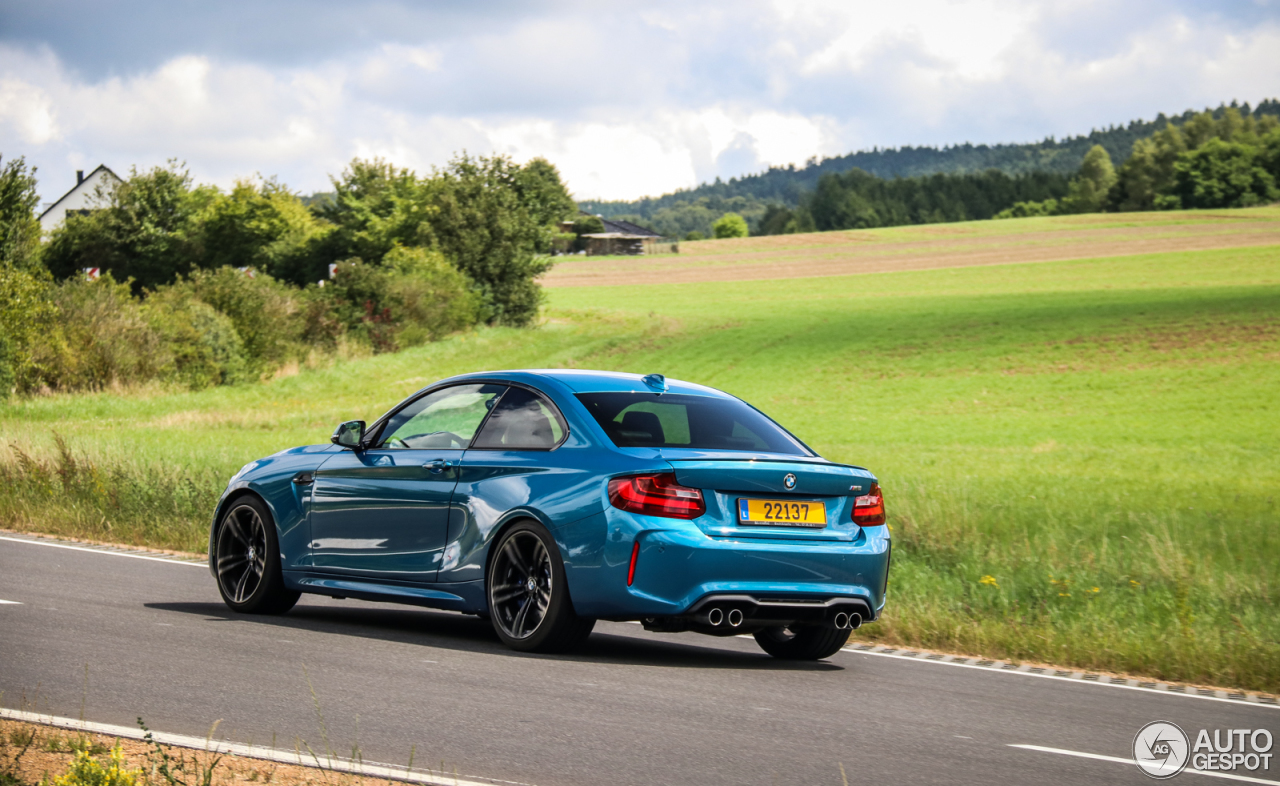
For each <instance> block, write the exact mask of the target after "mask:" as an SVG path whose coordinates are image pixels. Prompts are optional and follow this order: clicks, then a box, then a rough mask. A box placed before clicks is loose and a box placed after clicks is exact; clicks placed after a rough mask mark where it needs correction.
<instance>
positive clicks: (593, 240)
mask: <svg viewBox="0 0 1280 786" xmlns="http://www.w3.org/2000/svg"><path fill="white" fill-rule="evenodd" d="M583 215H589V214H588V213H583ZM600 221H601V222H602V223H603V224H604V231H603V232H593V233H591V234H589V235H583V236H582V237H583V238H584V239H585V240H586V252H587V255H588V256H599V255H618V256H638V255H640V254H677V253H679V252H680V244H679V243H678V242H677V241H675V240H673V239H672V238H669V237H663V236H662V235H660V234H658V233H657V232H654V231H653V230H652V229H647V228H645V227H642V226H640V225H639V224H633V223H631V222H630V221H621V220H619V219H609V218H600ZM565 223H566V225H567V226H572V222H565Z"/></svg>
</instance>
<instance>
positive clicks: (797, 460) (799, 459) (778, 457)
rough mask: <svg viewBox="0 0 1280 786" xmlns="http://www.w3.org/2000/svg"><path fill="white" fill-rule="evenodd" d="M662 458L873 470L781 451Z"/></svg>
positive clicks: (669, 460) (674, 460) (666, 458)
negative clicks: (732, 455)
mask: <svg viewBox="0 0 1280 786" xmlns="http://www.w3.org/2000/svg"><path fill="white" fill-rule="evenodd" d="M662 460H663V461H667V462H670V463H672V464H677V463H684V462H690V461H742V462H748V461H749V462H753V463H756V464H821V465H824V466H828V467H845V468H847V469H856V470H860V471H862V472H868V473H870V472H871V470H869V469H867V468H866V467H863V466H860V465H858V464H842V463H840V462H839V461H828V460H827V459H824V458H822V457H821V456H785V455H784V454H780V453H770V454H768V457H766V458H761V457H759V456H745V457H743V458H738V457H736V456H735V457H729V456H697V457H695V456H689V457H688V458H674V457H672V456H668V455H666V454H665V453H664V454H662ZM872 474H874V473H872Z"/></svg>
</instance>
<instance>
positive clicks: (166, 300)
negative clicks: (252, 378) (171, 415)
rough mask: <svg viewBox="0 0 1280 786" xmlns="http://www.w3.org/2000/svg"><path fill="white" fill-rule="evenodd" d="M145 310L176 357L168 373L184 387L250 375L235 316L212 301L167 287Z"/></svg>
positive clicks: (224, 383)
mask: <svg viewBox="0 0 1280 786" xmlns="http://www.w3.org/2000/svg"><path fill="white" fill-rule="evenodd" d="M143 312H144V314H145V316H146V318H147V322H148V324H150V325H151V327H152V328H153V329H154V330H155V331H156V332H157V333H158V334H159V335H160V336H161V337H162V338H163V339H164V341H165V342H166V344H167V348H168V350H169V353H170V356H171V358H172V361H171V367H170V369H169V371H168V374H167V375H168V376H169V377H170V378H171V379H172V380H174V381H176V382H178V383H179V384H181V385H183V386H184V387H188V388H193V389H199V388H207V387H211V386H213V385H228V384H231V383H234V382H239V381H241V380H244V379H246V378H247V377H248V376H249V363H248V362H246V359H245V349H244V342H243V341H241V340H240V334H239V333H237V332H236V328H235V325H234V324H233V323H232V321H231V318H230V317H228V316H227V315H226V314H223V313H221V312H219V311H217V310H216V309H214V308H213V306H210V305H209V304H208V303H204V302H201V301H199V300H196V299H194V298H192V297H189V296H187V294H186V293H185V292H183V291H182V290H178V289H172V288H166V289H165V290H162V291H160V292H156V293H154V294H152V295H151V296H150V297H148V298H147V301H146V305H145V306H144V307H143Z"/></svg>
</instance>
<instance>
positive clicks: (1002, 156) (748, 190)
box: [578, 99, 1280, 237]
mask: <svg viewBox="0 0 1280 786" xmlns="http://www.w3.org/2000/svg"><path fill="white" fill-rule="evenodd" d="M1228 110H1234V111H1235V113H1238V114H1239V116H1240V117H1242V118H1252V119H1254V120H1255V121H1256V120H1261V119H1262V118H1264V117H1280V100H1276V99H1266V100H1264V101H1262V102H1260V103H1259V104H1258V105H1257V106H1256V107H1251V106H1250V105H1249V104H1248V103H1244V104H1239V103H1237V102H1234V101H1233V102H1232V103H1231V104H1222V105H1220V106H1218V107H1217V108H1216V109H1209V110H1205V112H1208V113H1209V114H1210V115H1211V117H1212V118H1213V119H1214V120H1221V119H1222V118H1223V117H1224V116H1225V115H1226V114H1227V112H1228ZM1205 112H1195V111H1193V110H1190V109H1189V110H1187V111H1185V112H1183V113H1181V114H1178V115H1172V116H1167V115H1165V114H1163V113H1161V114H1160V115H1158V116H1157V117H1156V118H1155V119H1154V120H1134V121H1132V122H1130V123H1129V124H1128V125H1123V126H1111V127H1108V128H1106V129H1095V130H1094V131H1092V132H1090V133H1089V134H1086V135H1081V136H1071V137H1066V138H1064V139H1061V140H1058V139H1055V138H1053V137H1049V138H1047V139H1045V140H1043V141H1040V142H1031V143H1026V144H998V145H974V144H970V143H967V142H966V143H964V144H958V145H949V146H946V147H927V146H925V147H910V146H907V147H899V148H876V149H873V150H863V151H859V152H856V153H849V154H847V155H843V156H835V157H832V158H824V159H817V158H813V159H810V160H809V161H808V162H806V163H805V164H804V165H803V166H800V167H797V166H795V165H794V164H792V165H788V166H785V167H771V168H769V169H768V170H767V171H765V172H761V173H758V174H753V175H746V176H744V177H740V178H732V179H730V180H728V181H722V180H720V179H719V178H717V179H716V181H715V182H713V183H704V184H702V185H699V186H697V187H695V188H690V189H681V190H679V191H674V192H672V193H670V194H665V195H663V196H659V197H646V198H644V199H638V200H634V201H620V200H619V201H608V200H584V201H580V202H579V203H578V204H579V207H580V208H581V209H582V210H584V211H586V212H588V213H591V214H593V215H600V216H603V217H605V218H623V219H626V220H629V221H635V222H637V223H640V224H644V225H646V226H650V227H652V228H653V229H655V230H657V231H659V232H662V233H663V234H666V235H671V236H675V237H684V236H685V235H687V234H688V233H690V232H698V233H699V234H704V235H709V234H710V227H711V225H712V223H713V222H715V221H716V220H717V219H719V218H720V217H721V216H723V215H725V214H726V213H737V214H739V215H741V216H743V217H744V218H745V219H746V220H747V223H748V225H749V226H750V228H751V231H752V232H753V233H757V232H759V231H760V228H761V223H762V221H763V220H764V218H765V214H766V212H767V211H769V209H770V207H775V208H788V209H794V208H797V207H799V206H801V204H802V203H803V202H804V200H805V199H807V198H809V197H810V195H812V194H813V193H814V192H815V191H816V190H817V189H818V184H819V181H820V180H821V179H822V178H823V177H824V176H831V175H844V174H845V173H848V172H850V171H852V170H854V169H858V170H861V171H862V172H864V173H866V174H868V175H872V176H874V177H876V178H879V179H882V180H893V179H895V178H913V179H915V178H926V177H929V176H933V175H939V174H943V175H979V174H981V173H985V172H988V171H989V170H996V171H997V172H1000V173H1002V174H1004V175H1008V176H1009V177H1010V178H1011V179H1014V180H1016V179H1017V178H1018V177H1020V176H1026V175H1030V174H1032V173H1046V174H1056V175H1061V176H1062V177H1063V178H1064V181H1065V179H1066V178H1068V177H1070V176H1072V175H1075V174H1076V173H1077V172H1078V170H1079V168H1080V166H1081V163H1082V162H1083V161H1084V157H1085V154H1086V153H1087V152H1089V150H1091V149H1092V148H1094V147H1101V148H1102V149H1104V150H1105V151H1106V152H1107V154H1108V156H1109V157H1110V159H1111V160H1112V161H1113V162H1115V165H1117V166H1119V165H1120V164H1121V163H1122V162H1124V161H1126V160H1128V158H1129V156H1130V154H1131V153H1132V151H1133V148H1134V145H1135V144H1136V143H1137V142H1139V141H1140V140H1143V139H1148V138H1151V137H1152V136H1154V135H1155V134H1157V133H1159V132H1160V131H1162V130H1164V129H1166V128H1169V127H1170V126H1184V125H1186V124H1188V123H1190V122H1191V121H1192V120H1193V119H1195V118H1196V117H1198V116H1202V115H1204V114H1205ZM933 182H934V183H935V184H936V183H938V181H936V180H934V181H933ZM1001 189H1002V190H1008V188H1007V186H1005V185H1004V184H1003V181H1001ZM1056 191H1061V188H1058V189H1055V192H1056ZM1055 195H1060V194H1056V193H1055ZM1003 207H1009V205H1004V206H1003ZM775 212H776V211H775ZM925 212H926V213H927V212H928V211H925ZM968 217H969V218H979V217H989V216H978V215H971V216H968ZM951 220H956V219H951Z"/></svg>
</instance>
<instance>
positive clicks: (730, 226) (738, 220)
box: [711, 213, 750, 239]
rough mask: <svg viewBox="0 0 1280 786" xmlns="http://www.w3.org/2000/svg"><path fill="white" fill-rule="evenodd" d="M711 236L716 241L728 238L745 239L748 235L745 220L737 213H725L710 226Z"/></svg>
mask: <svg viewBox="0 0 1280 786" xmlns="http://www.w3.org/2000/svg"><path fill="white" fill-rule="evenodd" d="M711 234H712V235H713V236H714V237H715V238H716V239H721V238H729V237H746V236H747V235H748V234H750V232H749V230H748V229H747V220H746V219H745V218H743V217H742V216H740V215H738V214H737V213H725V214H724V215H723V216H720V218H718V219H716V222H715V223H714V224H712V225H711Z"/></svg>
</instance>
